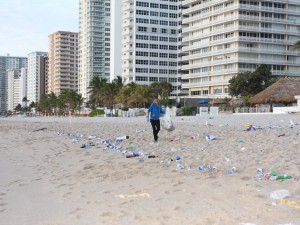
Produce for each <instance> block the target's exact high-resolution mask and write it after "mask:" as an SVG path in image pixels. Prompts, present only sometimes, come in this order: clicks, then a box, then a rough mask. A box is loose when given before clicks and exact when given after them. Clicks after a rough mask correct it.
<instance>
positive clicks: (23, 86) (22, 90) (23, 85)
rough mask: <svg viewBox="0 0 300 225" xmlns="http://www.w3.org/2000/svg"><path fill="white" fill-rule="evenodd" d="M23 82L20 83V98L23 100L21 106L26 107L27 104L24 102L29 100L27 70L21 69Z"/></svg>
mask: <svg viewBox="0 0 300 225" xmlns="http://www.w3.org/2000/svg"><path fill="white" fill-rule="evenodd" d="M20 79H21V81H20V95H21V96H20V98H21V103H20V104H21V105H22V106H25V102H23V99H24V98H25V97H26V98H27V96H26V95H27V68H22V69H21V78H20Z"/></svg>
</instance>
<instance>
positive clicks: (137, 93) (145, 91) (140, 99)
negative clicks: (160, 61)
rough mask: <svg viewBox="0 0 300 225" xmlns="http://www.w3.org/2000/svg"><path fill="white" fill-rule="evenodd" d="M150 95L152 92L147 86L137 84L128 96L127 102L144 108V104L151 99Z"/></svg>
mask: <svg viewBox="0 0 300 225" xmlns="http://www.w3.org/2000/svg"><path fill="white" fill-rule="evenodd" d="M152 95H153V92H152V90H151V88H150V87H149V86H142V85H139V86H137V87H136V89H135V90H134V92H133V93H132V95H131V96H130V100H129V103H133V104H135V105H136V106H143V107H144V108H146V104H148V103H150V102H151V101H152Z"/></svg>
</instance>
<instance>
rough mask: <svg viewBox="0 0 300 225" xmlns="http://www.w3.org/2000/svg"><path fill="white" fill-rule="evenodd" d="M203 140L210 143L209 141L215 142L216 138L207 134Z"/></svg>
mask: <svg viewBox="0 0 300 225" xmlns="http://www.w3.org/2000/svg"><path fill="white" fill-rule="evenodd" d="M205 139H206V140H208V141H211V140H215V139H216V137H215V136H213V135H211V134H207V135H206V136H205Z"/></svg>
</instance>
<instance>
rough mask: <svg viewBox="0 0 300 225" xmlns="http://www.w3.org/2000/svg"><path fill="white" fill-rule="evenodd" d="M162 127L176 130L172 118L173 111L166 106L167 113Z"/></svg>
mask: <svg viewBox="0 0 300 225" xmlns="http://www.w3.org/2000/svg"><path fill="white" fill-rule="evenodd" d="M161 124H162V127H163V128H164V129H165V130H167V131H173V130H175V126H174V124H173V122H172V120H171V112H170V108H169V107H167V108H166V113H165V116H164V117H163V119H162V123H161Z"/></svg>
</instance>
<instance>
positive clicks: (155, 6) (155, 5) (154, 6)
mask: <svg viewBox="0 0 300 225" xmlns="http://www.w3.org/2000/svg"><path fill="white" fill-rule="evenodd" d="M150 7H151V8H158V7H159V4H157V3H150Z"/></svg>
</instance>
